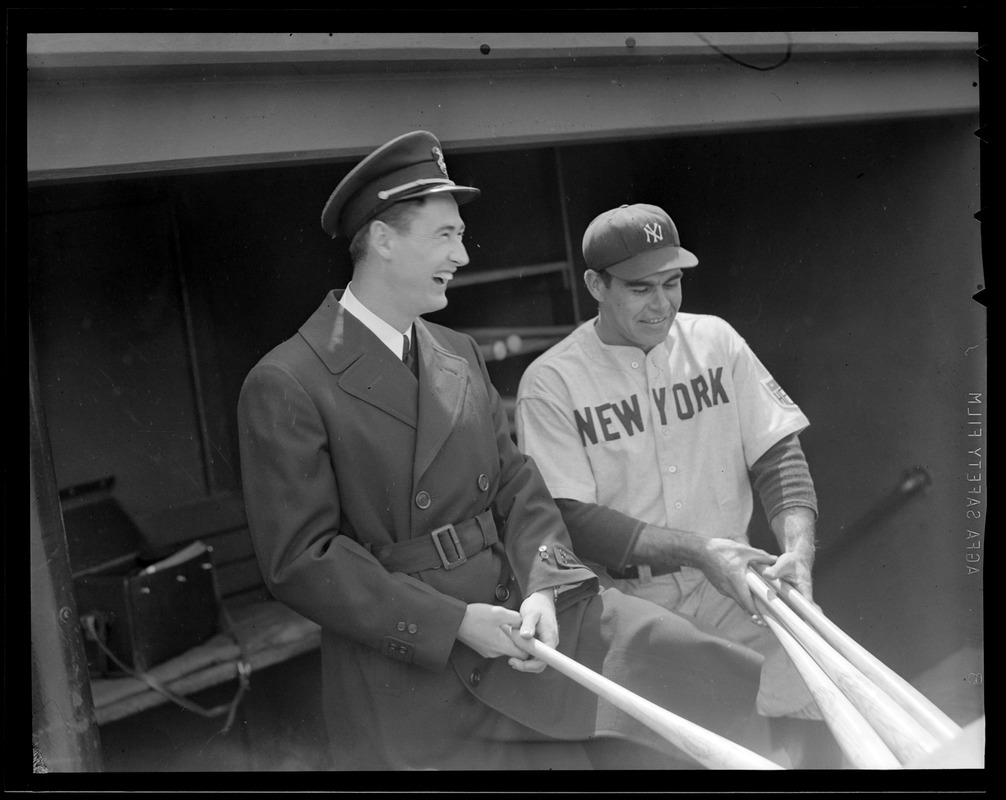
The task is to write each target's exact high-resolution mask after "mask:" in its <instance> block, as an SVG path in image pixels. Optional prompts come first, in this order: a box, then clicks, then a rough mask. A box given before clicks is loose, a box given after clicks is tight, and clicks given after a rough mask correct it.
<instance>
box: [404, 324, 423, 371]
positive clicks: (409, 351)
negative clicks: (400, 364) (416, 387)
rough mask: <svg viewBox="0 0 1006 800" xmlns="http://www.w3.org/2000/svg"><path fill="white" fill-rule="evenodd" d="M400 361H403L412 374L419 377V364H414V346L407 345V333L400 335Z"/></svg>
mask: <svg viewBox="0 0 1006 800" xmlns="http://www.w3.org/2000/svg"><path fill="white" fill-rule="evenodd" d="M402 361H404V362H405V366H407V367H408V368H409V369H410V370H412V374H413V375H415V376H416V377H417V378H418V377H419V366H418V365H417V364H416V351H415V348H413V347H410V346H409V337H408V336H407V335H404V334H403V335H402Z"/></svg>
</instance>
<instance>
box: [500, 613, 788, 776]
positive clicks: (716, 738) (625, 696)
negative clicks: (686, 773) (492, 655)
mask: <svg viewBox="0 0 1006 800" xmlns="http://www.w3.org/2000/svg"><path fill="white" fill-rule="evenodd" d="M510 638H511V639H512V640H513V641H514V643H515V644H516V645H517V646H518V647H520V648H521V649H522V650H524V651H525V652H527V653H529V654H530V655H532V656H534V657H535V658H538V659H540V660H541V661H544V662H545V663H546V664H548V666H550V667H552V668H553V669H555V670H556V671H557V672H560V673H562V674H563V675H565V676H566V677H568V678H570V679H572V680H574V681H576V682H577V683H579V684H580V685H581V686H584V687H585V688H587V689H589V690H590V691H592V692H593V693H594V694H596V695H597V696H598V697H601V698H603V699H605V700H607V701H608V702H609V703H611V704H612V705H614V706H616V707H617V708H620V709H622V711H624V712H626V713H627V714H629V715H630V716H632V717H634V718H635V719H637V720H638V721H639V722H641V723H643V724H644V725H646V726H647V727H648V728H650V729H651V730H652V731H654V732H656V733H657V734H659V735H660V736H661V737H662V738H664V739H666V740H667V741H669V742H670V743H671V744H673V745H675V746H676V747H678V748H679V749H680V750H682V751H684V752H685V753H687V754H688V755H689V756H691V757H692V758H694V759H695V760H696V761H698V762H699V763H700V764H702V765H703V766H706V767H708V768H710V769H758V770H777V769H782V767H781V766H779V765H778V764H776V763H775V762H773V761H770V760H769V759H767V758H764V757H762V756H760V755H758V754H757V753H754V752H752V751H751V750H748V749H747V748H745V747H741V746H740V745H739V744H736V743H735V742H732V741H730V740H729V739H726V738H724V737H723V736H720V735H719V734H716V733H713V732H712V731H710V730H707V729H706V728H703V727H702V726H701V725H696V724H695V723H694V722H690V721H689V720H687V719H685V718H684V717H680V716H678V715H677V714H674V713H672V712H670V711H667V710H666V709H664V708H661V707H660V706H658V705H657V704H656V703H653V702H650V701H649V700H647V699H646V698H643V697H640V696H639V695H637V694H634V693H633V692H631V691H629V690H628V689H626V688H625V687H623V686H619V685H618V684H617V683H615V682H614V681H612V680H610V679H609V678H605V677H604V676H603V675H600V674H598V673H596V672H594V671H593V670H591V669H589V668H588V667H585V666H583V665H582V664H580V663H579V662H578V661H575V660H574V659H572V658H570V657H569V656H566V655H563V654H562V653H560V652H558V651H557V650H555V649H554V648H552V647H549V646H548V645H546V644H544V643H542V642H540V641H538V640H537V639H524V638H523V637H521V636H520V634H519V633H518V632H516V631H513V630H511V633H510Z"/></svg>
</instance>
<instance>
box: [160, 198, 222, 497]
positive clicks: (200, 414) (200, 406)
mask: <svg viewBox="0 0 1006 800" xmlns="http://www.w3.org/2000/svg"><path fill="white" fill-rule="evenodd" d="M168 210H169V213H170V217H171V244H172V256H173V257H172V261H173V262H174V266H175V273H176V274H177V275H178V286H179V290H178V291H179V295H180V297H181V302H182V320H183V322H184V324H185V347H186V350H187V351H188V355H189V373H190V374H191V376H192V393H193V395H194V400H195V405H196V419H197V421H198V426H199V451H200V454H201V455H202V460H203V483H204V487H205V489H206V493H207V494H212V493H213V491H214V489H216V481H215V480H214V476H213V457H212V455H211V453H210V432H209V425H208V423H207V422H206V401H205V399H204V398H203V381H202V373H201V372H200V370H199V353H198V351H197V350H196V333H195V326H194V325H193V324H192V304H191V303H190V302H189V285H188V282H187V281H186V279H185V266H184V264H183V262H182V244H181V234H180V233H179V232H178V215H177V214H176V213H175V204H174V201H169V203H168Z"/></svg>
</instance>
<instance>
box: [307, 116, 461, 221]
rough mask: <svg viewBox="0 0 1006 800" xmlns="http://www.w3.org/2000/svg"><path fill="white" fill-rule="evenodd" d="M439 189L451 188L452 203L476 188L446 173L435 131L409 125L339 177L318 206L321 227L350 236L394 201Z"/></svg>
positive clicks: (438, 191) (440, 190)
mask: <svg viewBox="0 0 1006 800" xmlns="http://www.w3.org/2000/svg"><path fill="white" fill-rule="evenodd" d="M442 192H447V193H450V194H453V195H454V196H455V199H456V200H457V202H458V205H461V204H462V203H467V202H468V201H469V200H474V199H475V198H476V197H478V196H479V194H480V193H481V192H480V191H479V190H478V189H475V188H474V187H471V186H458V185H457V184H456V183H454V181H452V180H451V179H450V178H449V177H448V175H447V164H446V163H445V162H444V153H443V150H442V148H441V147H440V141H439V140H438V139H437V137H436V136H434V135H433V134H432V133H430V132H429V131H411V132H410V133H406V134H403V135H401V136H399V137H397V138H395V139H392V140H391V141H390V142H387V143H386V144H383V145H381V146H380V147H378V148H377V149H376V150H375V151H374V152H373V153H371V154H370V155H369V156H367V157H366V158H365V159H363V161H361V162H360V163H359V164H357V165H356V166H355V167H354V168H353V169H352V170H351V171H350V173H349V174H348V175H347V176H346V177H345V178H343V179H342V181H341V182H340V183H339V185H338V186H336V187H335V191H334V192H332V194H331V196H330V197H329V198H328V202H327V203H326V204H325V208H324V209H323V210H322V212H321V227H322V228H324V229H325V232H326V233H327V234H329V236H331V237H332V238H335V237H336V236H338V235H339V234H342V235H344V236H346V238H348V239H352V238H353V235H354V234H355V233H356V232H357V231H358V230H360V228H362V227H363V226H364V225H366V224H367V223H368V222H369V221H370V220H372V219H373V218H374V217H376V216H377V215H378V214H380V213H381V212H382V211H384V210H385V209H386V208H389V207H390V206H392V205H394V204H395V203H400V202H401V201H403V200H413V199H415V198H417V197H423V196H424V195H428V194H439V193H442Z"/></svg>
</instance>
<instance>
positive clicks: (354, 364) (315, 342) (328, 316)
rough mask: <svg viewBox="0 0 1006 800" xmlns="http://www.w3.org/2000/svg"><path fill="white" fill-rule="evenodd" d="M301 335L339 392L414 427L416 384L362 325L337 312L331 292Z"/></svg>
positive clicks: (333, 293)
mask: <svg viewBox="0 0 1006 800" xmlns="http://www.w3.org/2000/svg"><path fill="white" fill-rule="evenodd" d="M417 327H418V326H417ZM300 334H301V336H303V337H304V339H305V341H307V343H308V344H309V345H310V346H311V349H312V350H314V352H315V353H316V354H317V355H318V357H319V358H320V359H321V360H322V361H323V362H324V363H325V366H326V367H327V368H328V371H329V372H331V373H332V374H333V375H337V376H339V378H338V380H339V386H340V387H341V388H342V389H343V390H345V391H346V392H348V393H349V394H351V395H353V396H354V397H358V398H359V399H361V400H363V401H364V402H366V403H369V404H371V405H373V406H375V407H377V408H379V409H381V410H382V411H384V412H386V413H388V414H391V415H392V416H393V417H395V418H397V419H400V420H401V421H402V422H404V423H406V424H407V425H411V426H412V427H413V428H415V427H416V425H417V417H416V406H417V397H416V396H417V386H416V381H415V379H414V378H413V377H412V376H411V375H409V371H408V368H407V367H406V366H405V365H404V364H403V363H402V362H401V360H400V359H398V358H396V357H395V355H394V354H393V353H392V352H391V351H390V350H388V348H387V347H385V346H384V345H383V344H382V343H381V340H380V339H378V338H377V337H376V336H375V335H374V334H373V333H371V332H370V330H369V329H368V328H367V326H366V325H364V324H363V323H362V322H360V321H359V320H358V319H357V318H356V317H354V316H353V315H352V314H350V313H349V312H347V311H346V310H345V309H344V308H343V307H342V305H341V304H340V303H339V301H338V299H337V298H336V295H335V292H329V294H328V296H327V297H326V298H325V302H324V303H322V304H321V306H320V307H319V308H318V310H317V311H315V312H314V314H312V315H311V317H310V319H308V320H307V322H305V323H304V324H303V325H302V326H301V328H300Z"/></svg>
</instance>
